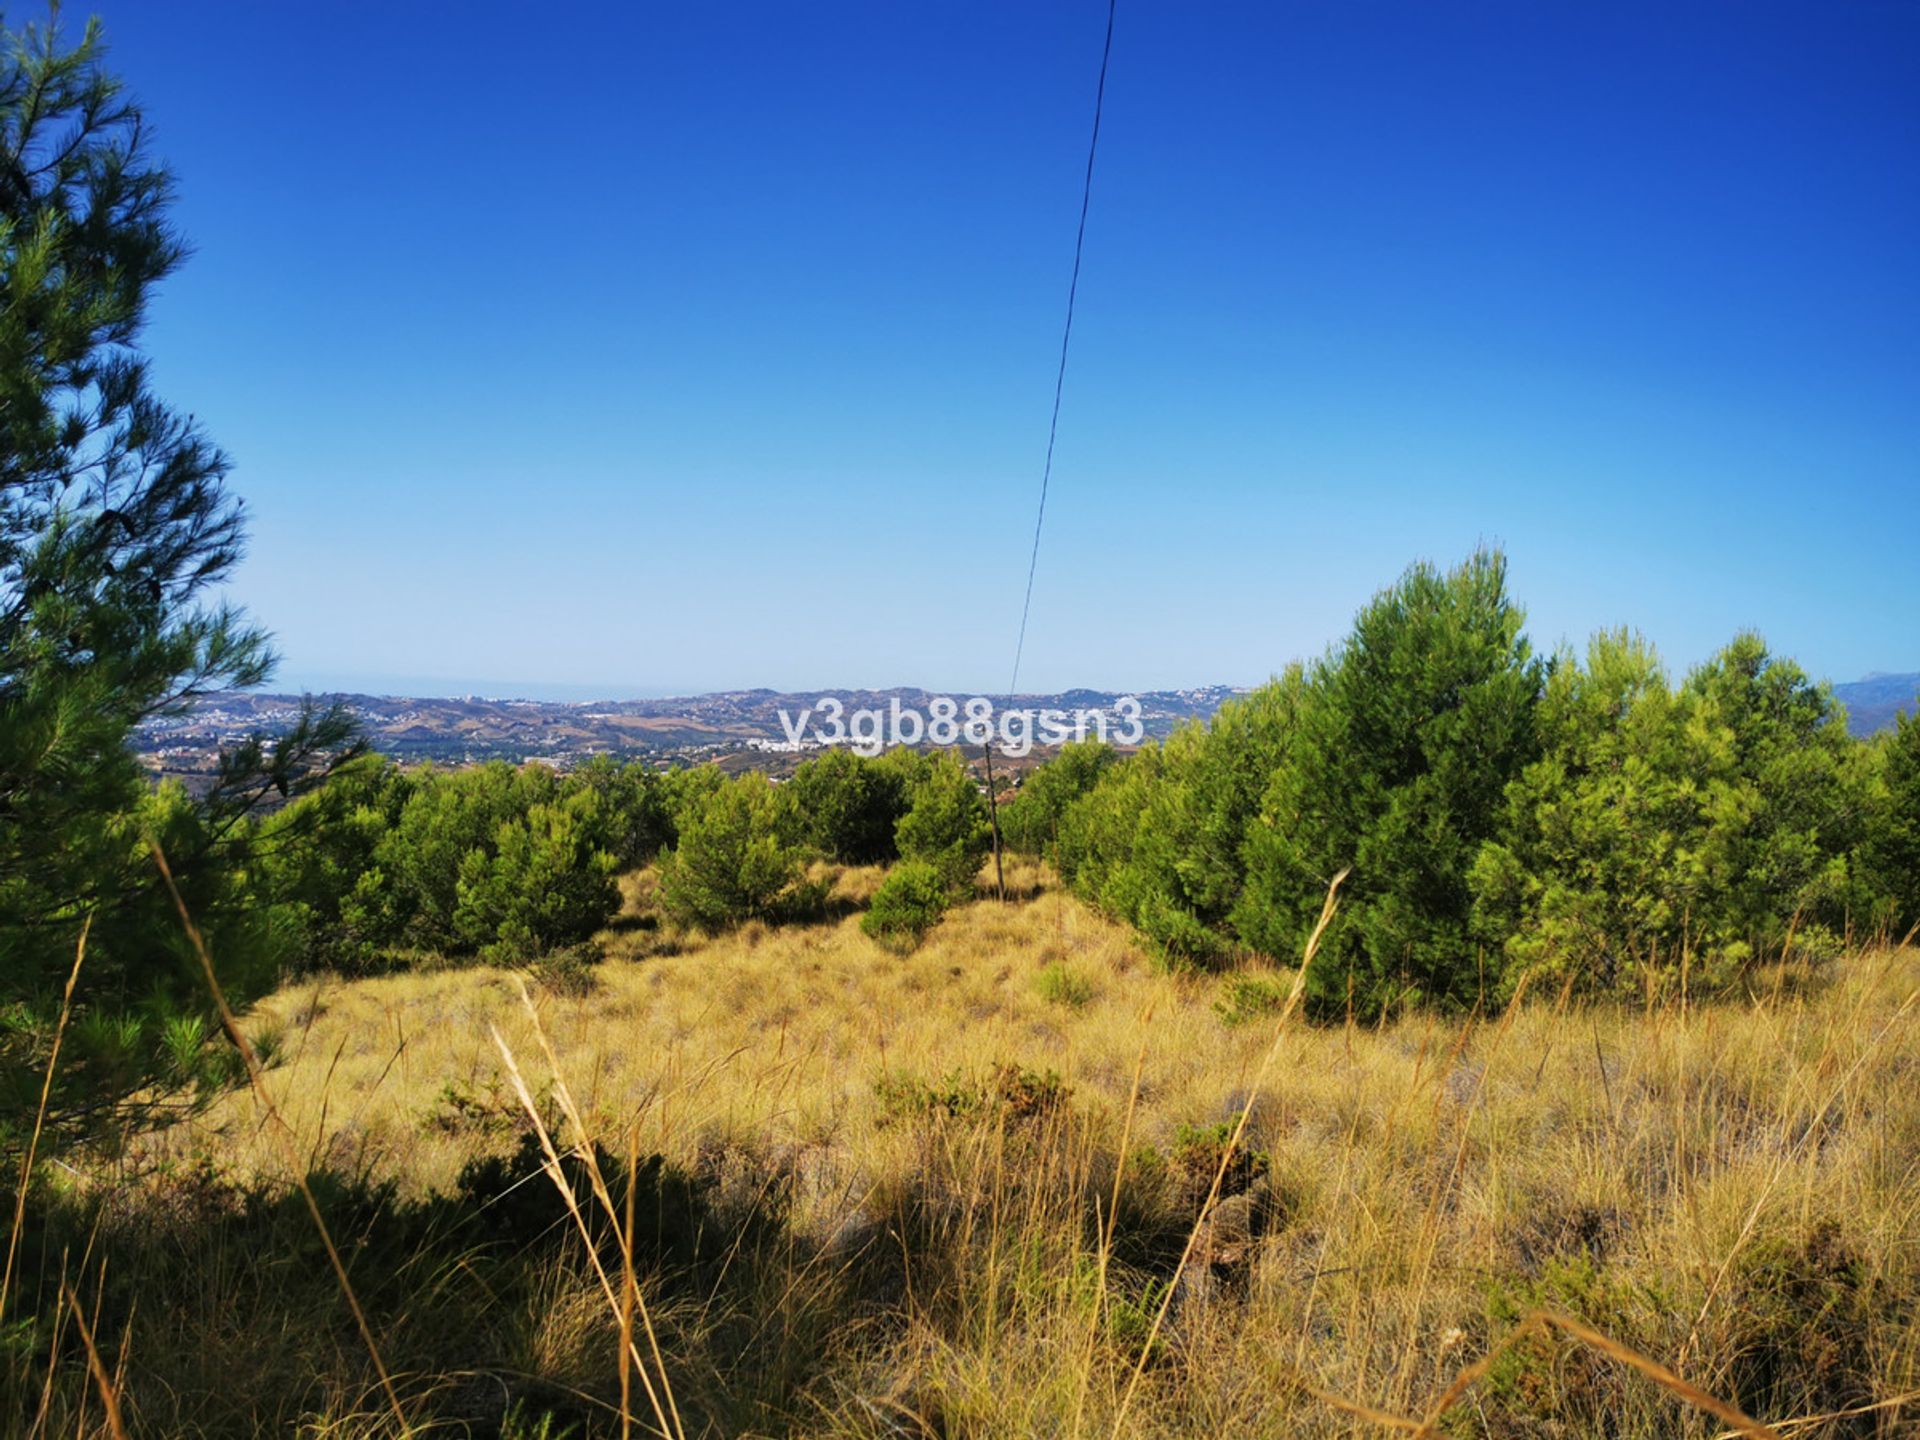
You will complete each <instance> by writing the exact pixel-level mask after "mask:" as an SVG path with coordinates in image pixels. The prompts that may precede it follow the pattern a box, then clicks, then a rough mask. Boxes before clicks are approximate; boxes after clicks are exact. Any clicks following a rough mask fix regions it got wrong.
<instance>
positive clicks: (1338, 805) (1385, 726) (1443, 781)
mask: <svg viewBox="0 0 1920 1440" xmlns="http://www.w3.org/2000/svg"><path fill="white" fill-rule="evenodd" d="M1521 618H1522V617H1521V612H1520V609H1519V607H1518V606H1517V605H1515V604H1514V603H1513V601H1512V600H1511V599H1510V598H1509V596H1508V594H1507V587H1506V561H1505V560H1504V558H1503V557H1501V556H1500V555H1499V554H1498V553H1497V552H1488V551H1482V552H1480V553H1478V554H1476V555H1474V556H1473V557H1472V558H1471V559H1469V560H1468V561H1467V562H1466V563H1465V564H1464V565H1461V566H1460V567H1459V568H1457V569H1455V570H1453V571H1451V572H1449V573H1447V574H1445V575H1442V574H1441V573H1440V572H1438V571H1437V570H1434V569H1433V568H1432V567H1430V566H1427V565H1416V566H1414V567H1413V568H1412V569H1411V570H1409V571H1408V572H1407V573H1406V575H1405V576H1404V577H1402V579H1401V580H1400V582H1399V583H1398V584H1397V585H1395V586H1394V587H1393V588H1392V589H1390V590H1387V591H1384V592H1382V593H1381V594H1380V595H1379V596H1377V597H1376V598H1375V599H1374V600H1373V601H1372V603H1370V604H1369V605H1368V606H1367V607H1366V608H1365V609H1364V610H1362V611H1361V612H1360V615H1359V617H1358V618H1357V619H1356V621H1355V622H1354V629H1353V633H1352V635H1351V636H1350V637H1349V638H1348V640H1347V641H1346V643H1345V644H1344V645H1343V646H1341V647H1340V649H1338V650H1337V651H1335V652H1333V653H1332V654H1330V655H1329V656H1327V657H1326V658H1325V659H1324V660H1321V661H1320V662H1319V663H1317V664H1316V665H1315V666H1314V667H1313V669H1312V671H1311V672H1310V673H1309V674H1308V676H1307V677H1306V686H1305V691H1304V693H1303V694H1302V696H1301V700H1300V704H1299V707H1298V712H1297V723H1296V725H1295V728H1294V733H1293V735H1292V738H1291V742H1290V744H1289V746H1288V755H1287V762H1286V763H1285V764H1284V765H1282V766H1281V767H1280V768H1279V769H1278V770H1277V771H1276V772H1275V773H1274V776H1273V779H1272V782H1271V784H1270V785H1269V786H1268V789H1267V792H1266V795H1265V798H1264V800H1263V803H1262V805H1261V809H1260V813H1259V815H1258V816H1257V817H1256V818H1255V820H1254V821H1253V823H1252V824H1251V825H1250V826H1249V827H1248V836H1247V852H1246V853H1247V868H1248V875H1247V885H1246V889H1245V891H1244V892H1243V894H1242V896H1241V898H1240V901H1239V903H1238V905H1237V906H1236V907H1235V911H1234V921H1235V924H1236V927H1237V929H1238V930H1239V933H1240V934H1241V935H1242V936H1243V937H1244V938H1245V939H1246V940H1247V941H1248V942H1249V943H1250V944H1251V945H1252V946H1253V947H1254V948H1255V949H1258V950H1260V951H1262V952H1264V953H1266V954H1268V955H1272V956H1275V957H1277V958H1286V959H1292V958H1294V957H1296V956H1298V955H1300V953H1301V952H1302V950H1303V949H1304V948H1305V945H1306V941H1307V937H1308V935H1309V934H1310V933H1311V932H1312V929H1313V926H1314V924H1315V922H1316V920H1317V919H1318V917H1319V914H1320V909H1321V905H1322V903H1323V901H1324V898H1325V895H1326V890H1327V884H1328V881H1329V879H1330V878H1331V877H1332V876H1333V875H1335V874H1336V873H1338V872H1339V871H1341V870H1350V878H1349V880H1348V882H1347V884H1346V886H1345V888H1344V889H1343V891H1342V900H1341V907H1340V912H1339V915H1338V916H1337V918H1336V919H1335V921H1334V924H1333V925H1332V927H1331V928H1330V929H1329V930H1328V932H1327V934H1326V936H1325V938H1324V939H1323V941H1322V943H1321V946H1320V950H1319V953H1318V955H1317V956H1316V957H1315V960H1314V963H1313V965H1312V967H1311V968H1310V970H1309V971H1308V976H1307V996H1308V999H1309V1001H1310V1003H1311V1004H1312V1006H1313V1008H1314V1010H1315V1011H1316V1012H1317V1013H1319V1014H1321V1015H1331V1014H1337V1013H1340V1012H1342V1011H1344V1010H1345V1009H1346V1008H1347V1006H1348V1005H1349V1004H1351V1005H1352V1006H1353V1007H1354V1008H1356V1009H1358V1010H1360V1011H1361V1012H1363V1013H1374V1012H1378V1011H1379V1010H1381V1009H1383V1008H1385V1007H1387V1006H1389V1005H1392V1004H1395V1003H1399V1002H1402V1001H1408V1000H1420V1001H1424V1002H1427V1003H1432V1004H1439V1005H1457V1004H1466V1003H1471V1002H1473V1001H1474V1000H1475V999H1476V998H1478V995H1479V991H1480V985H1481V980H1482V954H1481V949H1482V947H1481V946H1480V945H1478V944H1477V943H1476V940H1475V937H1474V936H1473V935H1472V934H1471V933H1470V930H1469V919H1470V913H1471V899H1472V897H1471V892H1470V890H1469V887H1468V871H1469V869H1470V868H1471V867H1472V865H1473V862H1474V859H1475V857H1476V856H1477V854H1478V852H1479V849H1480V846H1481V844H1482V842H1483V841H1485V840H1488V839H1490V838H1492V836H1493V832H1494V827H1495V824H1496V821H1497V818H1498V813H1499V807H1500V802H1501V797H1502V793H1503V791H1504V790H1505V788H1506V785H1507V783H1508V781H1510V780H1512V779H1513V778H1514V777H1515V776H1516V775H1518V774H1519V773H1520V771H1521V770H1522V768H1523V767H1525V766H1526V765H1527V764H1528V763H1529V762H1530V761H1532V759H1533V758H1534V756H1535V754H1536V752H1537V743H1536V741H1535V738H1534V710H1535V707H1536V704H1537V702H1538V698H1539V694H1540V687H1541V683H1542V680H1543V667H1542V666H1541V664H1540V663H1539V662H1538V661H1537V660H1536V659H1534V657H1533V655H1532V652H1531V648H1530V647H1529V645H1528V643H1527V640H1526V638H1525V636H1524V635H1522V633H1521V629H1520V627H1521Z"/></svg>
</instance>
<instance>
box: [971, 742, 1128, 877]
mask: <svg viewBox="0 0 1920 1440" xmlns="http://www.w3.org/2000/svg"><path fill="white" fill-rule="evenodd" d="M1119 758H1120V757H1119V752H1118V751H1116V750H1115V749H1114V748H1113V747H1112V746H1111V745H1108V744H1107V743H1105V742H1104V741H1100V740H1079V741H1075V742H1074V743H1073V744H1070V745H1065V746H1062V747H1061V750H1060V753H1059V754H1058V755H1056V756H1055V757H1054V758H1053V759H1052V760H1050V761H1048V762H1047V763H1046V764H1045V765H1042V766H1040V767H1039V768H1038V769H1037V770H1034V771H1032V772H1031V773H1030V774H1029V775H1028V776H1027V778H1026V779H1025V780H1024V781H1023V782H1022V783H1021V785H1020V788H1019V790H1017V791H1016V792H1015V793H1014V797H1013V798H1012V799H1011V800H1009V801H1007V802H1006V803H1005V804H1003V805H1002V806H1001V807H1000V838H1001V842H1002V843H1003V844H1005V845H1006V847H1007V848H1008V849H1010V850H1018V851H1021V852H1023V853H1025V854H1028V855H1051V854H1052V853H1053V850H1054V846H1055V844H1056V843H1057V842H1058V840H1059V838H1060V825H1061V822H1062V821H1063V820H1064V819H1065V818H1066V814H1067V811H1068V809H1070V808H1071V807H1072V805H1073V804H1074V802H1075V801H1077V800H1079V799H1080V798H1081V797H1082V796H1083V795H1086V794H1088V793H1090V792H1091V791H1092V789H1093V787H1094V786H1095V785H1098V784H1099V783H1100V778H1101V777H1102V776H1103V775H1105V774H1106V773H1107V771H1108V770H1109V769H1110V768H1111V767H1112V765H1113V763H1114V761H1116V760H1118V759H1119Z"/></svg>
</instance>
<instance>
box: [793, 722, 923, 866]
mask: <svg viewBox="0 0 1920 1440" xmlns="http://www.w3.org/2000/svg"><path fill="white" fill-rule="evenodd" d="M787 789H788V791H789V793H790V794H791V795H792V797H793V806H794V809H795V811H796V812H797V815H798V819H799V825H800V833H801V835H802V836H803V837H804V839H805V840H806V842H807V844H809V845H810V846H812V847H813V848H814V849H815V850H817V851H819V852H820V853H821V854H822V855H825V856H827V857H829V858H831V859H834V860H838V861H840V862H842V863H843V864H847V865H881V864H885V863H886V862H888V861H890V860H892V859H894V858H895V857H896V856H897V855H898V854H899V853H900V852H899V847H898V844H897V843H896V841H895V839H894V827H895V826H897V825H898V824H899V823H900V818H901V817H902V816H903V815H905V814H906V813H907V774H906V772H905V771H904V770H903V769H902V767H901V766H900V765H899V764H897V763H895V764H886V763H882V762H881V761H879V760H868V759H865V758H863V757H861V756H859V755H855V754H854V753H853V752H852V751H850V750H829V751H828V752H827V753H826V754H824V755H822V756H820V757H818V758H817V759H813V760H808V761H806V762H805V763H804V764H802V765H801V766H800V768H799V769H798V770H796V771H795V772H794V776H793V779H792V780H791V781H789V782H788V784H787Z"/></svg>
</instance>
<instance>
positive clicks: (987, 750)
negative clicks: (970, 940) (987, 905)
mask: <svg viewBox="0 0 1920 1440" xmlns="http://www.w3.org/2000/svg"><path fill="white" fill-rule="evenodd" d="M980 753H981V754H983V755H985V756H986V757H987V825H988V827H989V828H990V829H991V830H992V831H993V888H994V891H995V893H996V894H998V895H999V897H1000V903H1001V904H1002V905H1004V904H1006V903H1007V874H1006V871H1005V870H1003V869H1001V867H1000V796H999V794H998V793H997V792H996V791H995V790H994V788H993V739H992V737H991V736H989V737H988V738H987V739H986V740H985V741H984V742H982V744H981V746H980Z"/></svg>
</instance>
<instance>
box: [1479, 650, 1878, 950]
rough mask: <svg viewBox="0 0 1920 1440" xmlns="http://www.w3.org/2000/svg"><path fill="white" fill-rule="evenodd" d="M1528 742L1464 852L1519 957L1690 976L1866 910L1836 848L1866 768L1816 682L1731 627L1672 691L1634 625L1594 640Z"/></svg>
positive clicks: (1488, 910) (1497, 926) (1499, 929)
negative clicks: (1519, 770) (1478, 838)
mask: <svg viewBox="0 0 1920 1440" xmlns="http://www.w3.org/2000/svg"><path fill="white" fill-rule="evenodd" d="M1538 722H1539V723H1538V729H1539V734H1540V737H1541V742H1542V753H1541V755H1540V758H1539V759H1538V760H1537V761H1535V762H1534V763H1533V764H1531V765H1529V766H1528V767H1527V769H1526V770H1525V772H1524V773H1523V774H1522V775H1521V776H1519V777H1518V778H1517V779H1516V780H1515V781H1514V782H1513V784H1512V785H1511V786H1509V787H1508V790H1507V793H1506V798H1505V807H1504V813H1503V815H1502V821H1501V826H1500V833H1499V835H1498V836H1497V838H1495V839H1493V840H1490V841H1489V842H1488V843H1487V844H1486V845H1485V846H1484V847H1483V849H1482V851H1481V853H1480V855H1479V856H1478V858H1477V859H1476V861H1475V864H1474V869H1473V876H1472V884H1473V889H1474V894H1475V920H1476V926H1477V928H1478V930H1479V933H1480V934H1481V936H1482V937H1483V938H1484V939H1485V940H1486V941H1487V942H1488V943H1489V944H1490V945H1492V946H1495V947H1497V948H1498V949H1499V950H1501V951H1503V952H1504V954H1505V957H1506V958H1507V959H1508V960H1510V961H1512V962H1513V965H1514V968H1515V970H1516V971H1518V970H1522V969H1532V970H1537V971H1542V972H1544V973H1547V974H1550V975H1552V976H1554V977H1555V978H1560V977H1566V978H1571V979H1573V980H1575V981H1576V982H1577V983H1578V984H1580V985H1582V986H1587V987H1598V988H1604V987H1606V986H1610V985H1616V984H1621V983H1626V982H1633V983H1641V982H1643V981H1645V980H1646V979H1647V978H1648V976H1649V972H1650V971H1651V972H1655V973H1658V972H1662V971H1669V970H1676V969H1677V968H1678V966H1679V965H1680V963H1681V959H1682V956H1683V953H1684V954H1685V955H1686V957H1687V958H1688V960H1690V961H1691V963H1692V964H1693V965H1695V966H1696V967H1698V973H1699V974H1700V976H1701V979H1702V980H1703V982H1706V983H1711V982H1712V981H1713V980H1714V979H1715V978H1726V977H1727V976H1729V975H1730V974H1731V973H1733V972H1734V971H1735V970H1737V968H1738V967H1739V966H1740V965H1741V964H1742V963H1743V962H1745V961H1746V960H1748V959H1750V958H1751V957H1753V956H1756V955H1762V954H1777V953H1779V952H1780V951H1781V949H1782V948H1783V947H1784V946H1785V945H1786V944H1787V942H1788V938H1789V934H1790V933H1791V934H1792V936H1793V938H1794V941H1795V943H1796V945H1797V946H1799V947H1800V948H1802V949H1803V950H1807V951H1810V952H1813V953H1819V952H1820V951H1821V950H1822V949H1831V948H1832V947H1833V946H1834V945H1835V944H1837V943H1838V936H1840V935H1842V934H1844V933H1845V932H1846V930H1847V929H1848V928H1849V924H1850V921H1851V920H1852V919H1853V918H1854V911H1855V910H1856V908H1858V909H1860V910H1862V911H1863V913H1862V914H1861V916H1860V918H1861V919H1863V920H1869V921H1870V919H1871V916H1872V913H1873V911H1874V910H1875V908H1876V907H1875V904H1874V901H1873V899H1872V896H1871V894H1870V891H1869V887H1867V886H1866V885H1865V884H1864V882H1863V880H1862V879H1861V878H1860V877H1857V876H1856V875H1855V874H1854V871H1853V868H1852V867H1851V866H1850V863H1849V857H1850V855H1851V853H1852V851H1853V849H1854V848H1855V846H1856V844H1857V843H1858V841H1859V839H1860V835H1861V830H1862V821H1863V815H1864V811H1865V807H1866V805H1867V802H1868V795H1869V782H1870V773H1869V769H1868V765H1867V759H1868V757H1867V755H1866V754H1865V752H1864V750H1863V748H1862V747H1861V746H1860V745H1858V744H1857V743H1856V742H1854V741H1852V740H1850V739H1849V738H1848V737H1847V733H1846V727H1845V724H1844V719H1843V717H1842V715H1841V714H1840V711H1839V707H1838V706H1837V705H1836V704H1835V702H1834V700H1833V698H1832V695H1831V693H1830V692H1828V691H1827V689H1826V688H1825V687H1824V686H1815V685H1813V684H1811V683H1810V682H1809V681H1808V680H1807V677H1806V676H1805V675H1804V674H1803V673H1802V672H1801V671H1800V669H1799V667H1797V666H1795V665H1794V664H1793V663H1792V662H1790V661H1783V660H1779V659H1776V658H1774V657H1772V656H1769V655H1768V654H1767V652H1766V648H1765V646H1764V645H1763V644H1762V643H1761V642H1760V641H1759V639H1758V638H1756V637H1754V636H1750V635H1748V636H1741V637H1739V638H1738V639H1736V640H1735V641H1734V642H1733V644H1731V645H1730V646H1728V647H1727V648H1726V649H1725V650H1724V651H1722V652H1721V653H1720V654H1719V655H1718V656H1716V657H1715V658H1714V659H1713V660H1712V661H1710V662H1708V663H1707V664H1706V665H1703V666H1701V667H1700V668H1699V669H1698V670H1696V671H1695V672H1694V673H1693V674H1692V675H1691V676H1689V677H1688V679H1687V681H1686V683H1685V684H1684V685H1682V686H1681V687H1680V688H1679V689H1678V690H1673V689H1671V688H1669V686H1668V683H1667V680H1666V676H1665V674H1664V672H1663V671H1662V670H1661V668H1660V664H1659V661H1658V659H1657V658H1656V657H1655V655H1654V654H1653V652H1652V650H1651V648H1650V647H1648V646H1647V645H1646V644H1645V642H1644V641H1641V640H1639V639H1638V638H1636V637H1632V636H1629V635H1625V634H1620V633H1615V634H1606V635H1601V636H1597V637H1596V638H1595V639H1594V641H1593V642H1592V644H1591V645H1590V646H1589V648H1588V652H1587V657H1586V663H1585V665H1579V664H1577V663H1575V662H1574V660H1573V659H1572V658H1571V657H1564V658H1563V659H1562V660H1561V661H1560V663H1559V664H1558V665H1557V666H1556V668H1555V673H1554V675H1553V676H1552V678H1551V679H1550V681H1549V682H1548V685H1547V688H1546V691H1545V694H1544V696H1543V697H1542V701H1541V705H1540V711H1539V716H1538Z"/></svg>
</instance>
